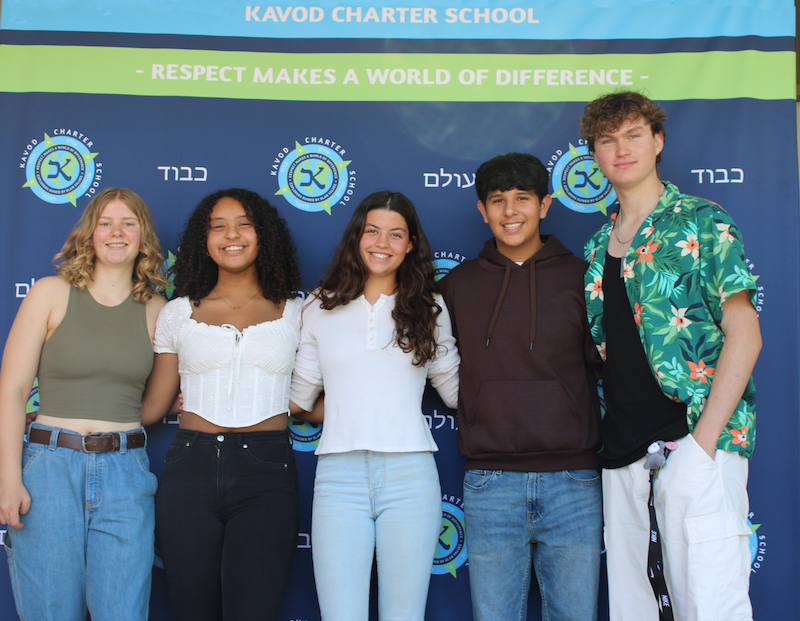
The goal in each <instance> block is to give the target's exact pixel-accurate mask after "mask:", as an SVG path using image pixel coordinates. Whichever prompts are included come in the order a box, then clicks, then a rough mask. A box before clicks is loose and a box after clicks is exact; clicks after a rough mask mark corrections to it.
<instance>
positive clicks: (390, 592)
mask: <svg viewBox="0 0 800 621" xmlns="http://www.w3.org/2000/svg"><path fill="white" fill-rule="evenodd" d="M441 528H442V496H441V490H440V487H439V473H438V471H437V469H436V462H435V461H434V458H433V455H432V454H431V453H375V452H372V451H351V452H348V453H330V454H326V455H320V457H319V462H318V463H317V476H316V479H315V481H314V505H313V509H312V518H311V551H312V553H313V559H314V578H315V579H316V583H317V596H318V598H319V605H320V611H321V614H322V621H367V619H368V618H369V591H370V576H371V573H372V560H373V554H375V553H376V552H377V562H378V613H379V617H380V619H381V621H422V620H423V619H424V617H425V604H426V602H427V599H428V585H429V583H430V578H431V568H432V566H433V556H434V552H435V550H436V544H437V542H438V539H439V533H440V531H441Z"/></svg>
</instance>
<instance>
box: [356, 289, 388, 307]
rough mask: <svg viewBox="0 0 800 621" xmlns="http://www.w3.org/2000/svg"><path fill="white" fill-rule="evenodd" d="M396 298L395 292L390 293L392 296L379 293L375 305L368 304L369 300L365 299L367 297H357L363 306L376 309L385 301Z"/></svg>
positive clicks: (362, 295)
mask: <svg viewBox="0 0 800 621" xmlns="http://www.w3.org/2000/svg"><path fill="white" fill-rule="evenodd" d="M396 296H397V292H395V293H392V294H386V293H381V294H380V297H378V299H377V300H375V304H370V303H369V300H368V299H367V296H365V295H364V294H363V293H362V294H361V295H360V296H358V299H359V300H361V301H362V302H363V303H364V304H366V305H367V306H369V307H370V308H377V307H378V306H379V305H381V304H385V303H386V300H391V299H393V298H395V297H396Z"/></svg>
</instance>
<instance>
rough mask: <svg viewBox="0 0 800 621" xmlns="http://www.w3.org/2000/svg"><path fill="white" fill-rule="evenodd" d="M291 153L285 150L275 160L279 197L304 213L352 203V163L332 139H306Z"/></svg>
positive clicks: (273, 170)
mask: <svg viewBox="0 0 800 621" xmlns="http://www.w3.org/2000/svg"><path fill="white" fill-rule="evenodd" d="M294 145H295V148H294V150H293V151H289V149H288V147H284V148H283V149H282V150H281V151H280V152H279V153H278V155H277V156H276V157H275V159H274V161H273V165H272V171H271V172H270V174H271V175H273V176H277V177H278V187H279V188H280V189H279V190H278V191H277V192H275V194H276V195H280V196H283V197H284V198H285V199H286V200H287V201H288V202H289V204H290V205H293V206H294V207H297V208H298V209H301V210H303V211H312V212H313V211H324V212H326V213H327V214H328V215H331V208H332V207H333V206H334V205H337V204H338V203H340V202H342V203H346V202H348V201H349V200H350V197H351V196H352V195H353V190H354V189H355V171H351V170H350V169H349V168H348V166H349V165H350V164H351V163H352V160H345V159H343V158H342V156H343V155H344V154H345V149H343V148H342V145H340V144H337V143H336V142H333V141H332V140H328V139H323V138H311V137H308V138H306V139H305V144H303V145H301V144H300V143H299V142H295V143H294Z"/></svg>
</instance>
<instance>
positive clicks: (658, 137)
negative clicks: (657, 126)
mask: <svg viewBox="0 0 800 621" xmlns="http://www.w3.org/2000/svg"><path fill="white" fill-rule="evenodd" d="M653 138H654V139H655V141H656V155H658V154H659V153H661V151H662V150H663V149H664V132H658V133H657V134H654V135H653Z"/></svg>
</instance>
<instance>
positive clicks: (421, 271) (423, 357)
mask: <svg viewBox="0 0 800 621" xmlns="http://www.w3.org/2000/svg"><path fill="white" fill-rule="evenodd" d="M373 209H388V210H389V211H394V212H396V213H398V214H400V215H401V216H402V217H403V218H404V219H405V221H406V226H408V234H409V239H410V240H411V242H412V244H413V246H412V248H411V250H410V251H409V253H408V254H407V255H406V256H405V259H404V260H403V262H402V263H401V264H400V267H399V268H398V269H397V296H396V298H395V304H394V310H393V311H392V319H394V327H395V330H394V334H395V335H394V338H395V340H396V342H397V345H398V347H400V349H402V350H403V351H404V352H405V353H411V352H413V353H414V362H413V364H414V365H415V366H418V367H421V366H424V365H425V364H426V363H428V362H429V361H431V360H433V359H434V358H435V357H436V318H437V317H438V316H439V314H440V313H441V312H442V307H441V306H439V305H438V304H437V303H436V299H435V298H434V297H433V295H434V293H436V282H435V280H434V278H433V253H432V252H431V247H430V244H429V243H428V238H427V237H425V231H423V230H422V225H420V223H419V217H418V216H417V211H416V209H414V205H413V203H412V202H411V201H410V200H408V199H407V198H406V197H405V196H403V195H402V194H400V192H390V191H388V190H384V191H382V192H376V193H374V194H370V195H369V196H368V197H367V198H365V199H364V200H363V201H361V204H359V206H358V207H356V210H355V212H353V217H352V218H351V219H350V224H348V225H347V228H346V229H345V231H344V234H343V235H342V240H341V241H340V242H339V245H338V246H337V248H336V252H335V253H334V256H333V262H332V263H331V267H330V270H329V271H328V275H327V276H326V277H325V278H324V279H323V280H322V284H321V285H320V288H319V291H318V292H317V294H316V295H317V297H319V299H320V300H321V303H322V304H321V305H322V308H324V309H325V310H332V309H334V308H336V307H337V306H340V305H345V304H349V303H350V302H352V301H353V300H354V299H355V298H356V297H358V296H359V295H361V294H362V293H363V292H364V283H365V282H366V281H367V276H368V274H367V268H366V267H365V266H364V263H363V262H362V260H361V254H360V252H359V242H360V241H361V236H362V235H363V234H364V227H365V225H366V221H367V213H369V212H370V211H372V210H373Z"/></svg>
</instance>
